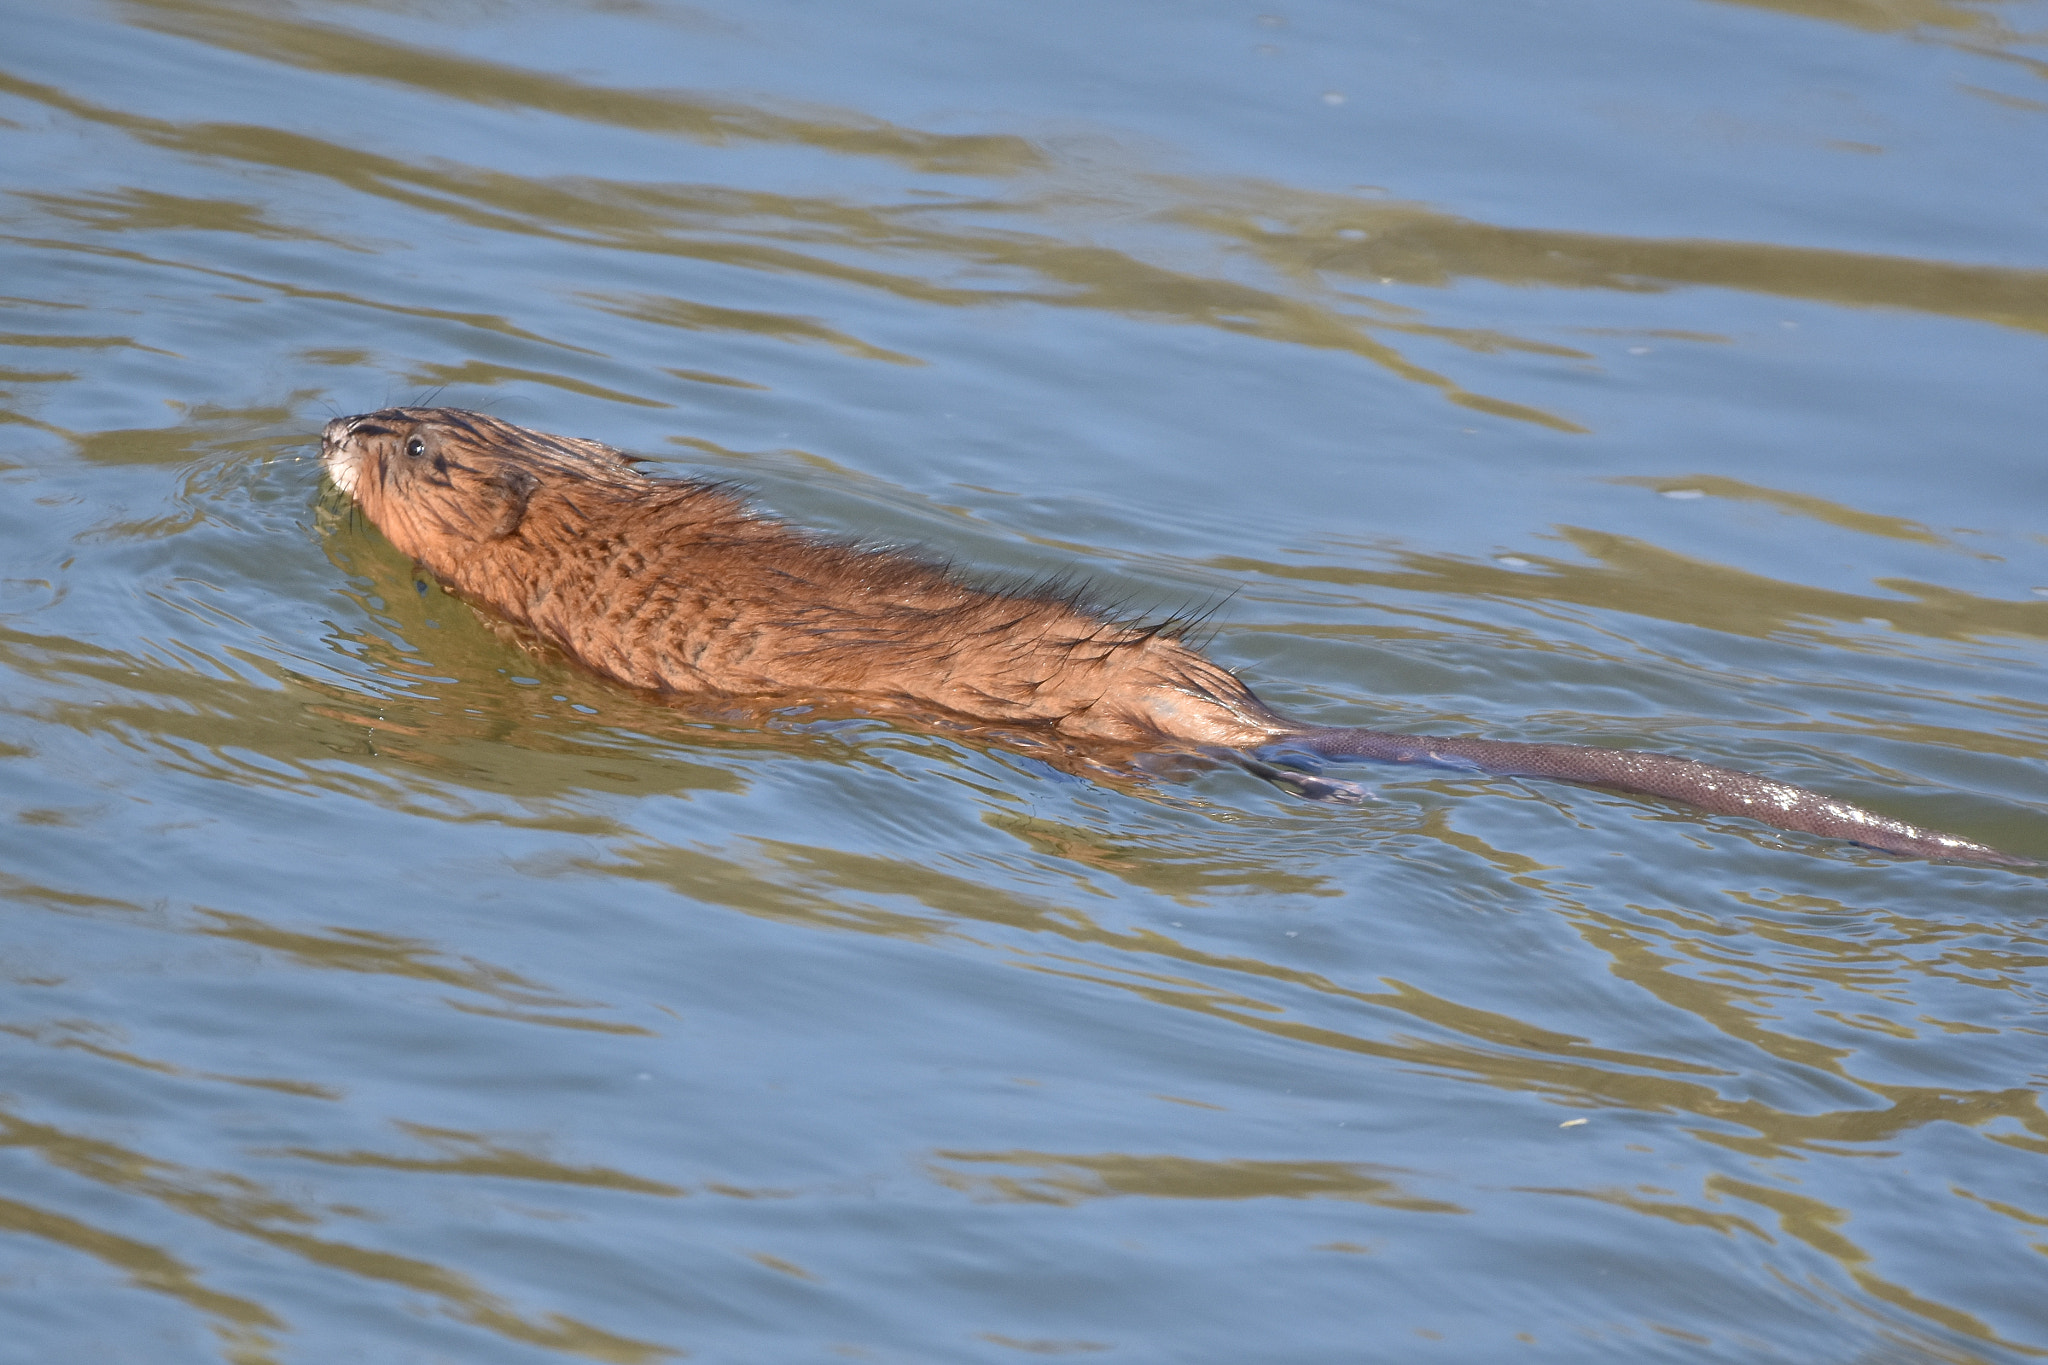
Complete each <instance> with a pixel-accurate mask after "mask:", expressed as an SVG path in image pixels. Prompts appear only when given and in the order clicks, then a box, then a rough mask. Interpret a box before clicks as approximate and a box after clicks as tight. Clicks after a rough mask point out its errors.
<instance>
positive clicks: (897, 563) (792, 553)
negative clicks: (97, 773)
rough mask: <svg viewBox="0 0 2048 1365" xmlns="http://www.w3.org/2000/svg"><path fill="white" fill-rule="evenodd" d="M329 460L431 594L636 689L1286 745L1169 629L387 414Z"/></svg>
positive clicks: (451, 417)
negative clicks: (420, 569) (969, 578)
mask: <svg viewBox="0 0 2048 1365" xmlns="http://www.w3.org/2000/svg"><path fill="white" fill-rule="evenodd" d="M415 442H417V443H418V445H417V448H418V450H419V452H420V453H418V454H416V455H415V454H410V453H408V450H409V449H410V448H412V447H413V444H414V443H415ZM322 457H323V458H324V459H325V461H326V462H327V465H328V467H329V469H330V470H332V471H333V472H334V474H335V481H336V482H337V483H339V484H340V485H341V486H342V487H343V488H344V489H346V490H347V491H348V492H350V493H351V494H352V495H353V496H354V497H355V499H356V501H357V502H358V503H359V504H361V506H362V508H363V511H364V512H365V513H367V514H368V515H369V518H370V520H371V521H373V522H375V523H376V524H377V526H378V528H379V529H381V530H382V531H383V532H384V534H385V535H386V536H387V537H388V538H389V539H390V540H391V543H392V544H394V545H396V546H397V547H398V548H399V549H400V550H401V551H403V552H404V553H406V554H409V555H411V556H412V557H413V558H415V559H416V560H418V561H419V562H420V564H421V565H422V566H424V567H425V568H426V569H427V570H428V571H429V572H430V573H432V574H433V575H434V576H435V577H437V578H439V579H440V580H441V581H442V582H444V583H446V584H448V585H449V586H450V587H452V588H453V589H454V590H455V591H456V592H458V593H460V594H461V595H462V596H464V597H467V598H469V599H470V600H472V601H475V602H477V603H480V604H482V605H484V606H486V607H489V608H490V609H491V610H492V611H494V612H496V613H498V614H499V615H501V616H503V617H504V618H506V619H507V620H509V621H512V622H514V623H516V624H518V625H521V626H524V627H527V628H529V629H531V630H533V631H534V632H535V633H537V634H539V635H540V636H542V637H544V638H546V639H547V640H549V641H550V642H552V643H554V644H555V645H557V646H559V647H560V648H561V649H562V650H563V651H565V652H566V653H567V654H569V655H570V656H571V657H572V658H574V659H576V660H577V661H579V662H580V663H582V664H584V665H585V666H587V667H589V668H592V669H595V670H596V671H597V672H599V673H603V674H605V675H607V676H609V677H612V678H616V679H618V680H619V681H621V682H624V683H629V684H631V685H632V686H635V687H641V688H646V689H649V690H652V691H663V692H677V693H689V694H698V695H701V694H714V695H717V694H722V695H727V696H745V697H763V696H792V697H795V696H801V697H808V698H813V699H829V698H833V697H842V698H858V699H866V700H871V701H878V702H882V703H885V704H887V705H889V706H890V707H891V708H892V709H900V708H902V707H905V706H908V707H910V708H912V709H920V708H921V709H925V710H938V711H944V712H952V713H955V714H958V715H963V716H969V717H973V718H974V719H977V720H982V721H989V722H995V723H999V724H1020V723H1021V724H1029V725H1045V726H1050V727H1051V728H1052V729H1053V730H1054V731H1056V732H1057V733H1059V734H1061V735H1064V736H1067V737H1070V738H1074V739H1080V740H1099V741H1109V742H1115V743H1123V744H1144V745H1158V744H1160V743H1162V742H1164V741H1180V742H1182V743H1186V744H1196V745H1225V746H1229V747H1233V748H1239V747H1245V746H1249V745H1254V744H1259V743H1262V742H1264V741H1266V740H1269V739H1272V738H1274V737H1275V736H1277V735H1280V734H1282V733H1286V732H1288V731H1289V730H1290V729H1292V728H1293V727H1290V726H1289V725H1288V724H1287V723H1286V722H1284V721H1282V720H1281V719H1280V718H1279V717H1278V716H1275V715H1274V714H1273V713H1272V712H1270V711H1268V710H1267V709H1266V708H1265V707H1264V706H1263V705H1261V704H1260V703H1259V701H1258V699H1257V698H1256V697H1254V696H1253V695H1252V693H1251V690H1250V689H1249V688H1247V687H1246V686H1245V685H1244V684H1243V683H1241V682H1239V681H1238V680H1237V679H1236V678H1235V677H1233V676H1232V675H1231V674H1230V673H1229V672H1227V671H1226V670H1224V669H1223V668H1221V667H1219V666H1218V665H1216V664H1214V663H1211V662H1210V661H1209V660H1207V659H1205V658H1203V657H1202V656H1201V655H1200V654H1197V653H1196V652H1195V651H1193V650H1192V649H1189V648H1188V647H1187V646H1186V645H1185V644H1183V643H1181V642H1180V641H1179V640H1176V639H1173V638H1171V633H1170V632H1169V631H1164V630H1161V629H1159V628H1157V627H1146V626H1140V625H1133V624H1129V623H1123V622H1117V621H1113V620H1108V619H1105V618H1104V617H1102V616H1101V615H1098V614H1096V613H1093V612H1090V611H1087V610H1085V609H1083V608H1082V607H1081V606H1079V605H1078V604H1077V602H1076V601H1075V600H1074V598H1073V597H1072V596H1059V595H1054V594H1030V593H1025V594H1015V593H1000V592H990V591H987V590H985V589H981V588H976V587H971V586H969V585H967V584H965V583H962V582H960V581H959V580H957V579H956V578H954V577H952V576H951V575H949V574H947V573H946V572H944V571H943V570H941V569H938V568H935V567H933V566H931V565H928V564H925V563H922V562H920V561H918V560H916V559H913V558H910V557H908V556H905V555H901V554H894V553H878V552H876V551H873V550H861V549H856V548H853V547H849V546H846V545H841V544H835V543H833V542H831V541H828V540H823V539H820V538H818V537H815V536H811V535H807V534H805V533H803V532H801V531H797V530H793V529H791V528H790V527H788V526H785V525H783V524H781V523H779V522H776V521H772V520H769V519H767V518H764V517H760V516H757V515H755V514H754V513H752V512H750V511H749V510H748V509H747V507H746V506H745V505H744V504H742V503H741V502H739V501H738V500H736V499H735V498H733V497H732V496H731V495H730V494H728V493H726V492H724V491H723V490H721V489H719V488H718V487H716V486H714V485H709V484H704V483H698V482H692V481H686V480H676V479H656V478H650V477H648V476H647V475H645V474H643V473H641V472H640V471H639V470H638V469H637V468H635V462H634V461H633V460H632V459H630V458H629V457H627V456H625V455H622V454H620V453H619V452H618V451H616V450H613V449H611V448H610V447H609V446H603V445H599V444H598V443H596V442H595V441H580V440H573V439H570V438H567V437H560V436H548V435H544V434H542V433H540V432H535V431H528V430H526V429H525V428H523V427H516V426H513V425H512V424H511V423H509V422H502V421H499V420H498V419H497V418H495V417H487V416H485V415H483V414H481V413H474V412H462V411H458V410H456V409H451V408H396V409H391V410H388V411H384V412H375V413H369V414H367V415H365V416H361V417H350V418H342V419H339V420H337V421H334V422H331V423H329V424H328V427H327V430H326V433H325V435H324V436H323V440H322Z"/></svg>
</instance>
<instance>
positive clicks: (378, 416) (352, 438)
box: [320, 408, 644, 568]
mask: <svg viewBox="0 0 2048 1365" xmlns="http://www.w3.org/2000/svg"><path fill="white" fill-rule="evenodd" d="M320 459H321V462H322V463H324V464H325V465H326V466H327V472H328V474H329V475H330V476H331V477H332V478H333V479H334V482H335V485H336V486H337V487H339V488H340V489H341V491H342V492H344V493H346V494H348V495H349V496H350V497H352V498H354V499H355V500H356V502H357V504H358V505H359V506H361V507H362V509H363V511H364V513H366V514H367V515H368V516H369V518H370V520H371V521H373V522H375V523H376V524H377V529H379V530H380V531H382V532H383V533H384V535H385V537H386V538H387V539H388V540H390V541H391V543H392V544H393V545H395V546H397V547H398V548H399V549H400V550H402V551H404V552H405V553H406V554H409V555H411V556H412V557H413V558H415V559H418V560H420V561H422V562H423V563H426V564H427V565H429V566H430V567H435V568H440V567H441V566H442V563H443V562H444V561H446V560H448V559H450V558H451V557H460V556H461V555H462V554H463V553H464V547H465V546H472V547H473V546H475V545H478V544H488V543H490V542H493V541H501V540H503V539H505V538H506V537H507V536H510V535H512V534H514V533H515V532H517V531H518V530H519V526H520V523H521V522H522V521H523V520H525V517H526V512H527V506H528V504H529V502H530V501H531V500H532V498H533V496H534V494H535V493H536V492H537V491H538V490H540V489H541V488H543V487H545V486H546V485H548V484H550V483H560V482H565V481H569V480H574V481H575V482H577V483H578V484H580V485H582V486H584V487H589V486H590V485H592V484H598V485H606V484H609V485H613V486H622V485H631V484H633V483H636V482H644V480H643V479H642V476H641V475H639V474H638V473H637V472H635V470H634V469H633V463H632V461H631V460H629V459H628V458H627V457H626V456H624V455H621V454H620V453H619V452H617V451H615V450H613V449H612V448H611V447H609V446H604V445H599V444H598V443H597V442H595V441H579V440H574V439H572V438H569V437H563V436H549V435H545V434H543V433H541V432H538V431H528V430H527V429H526V428H525V427H516V426H513V425H512V424H511V423H510V422H501V421H499V420H498V419H497V418H495V417H490V416H486V415H485V414H483V413H480V412H465V411H463V410H462V409H460V408H385V409H384V410H383V411H381V412H369V413H364V414H362V415H361V416H359V417H337V418H335V419H334V420H333V421H331V422H329V423H328V424H327V426H326V429H325V430H323V431H322V432H321V433H320Z"/></svg>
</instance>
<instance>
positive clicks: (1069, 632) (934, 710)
mask: <svg viewBox="0 0 2048 1365" xmlns="http://www.w3.org/2000/svg"><path fill="white" fill-rule="evenodd" d="M321 458H322V459H323V460H324V461H325V463H326V465H327V468H328V470H329V472H330V473H331V474H332V475H333V477H334V481H335V482H336V483H337V484H338V485H340V487H341V488H342V489H343V490H344V491H345V492H347V493H348V494H350V495H351V496H352V497H354V498H355V500H356V502H357V503H358V504H360V505H361V507H362V509H363V511H364V512H365V513H367V514H368V515H369V518H370V520H371V521H373V522H375V523H376V524H377V526H378V527H379V529H381V530H382V531H383V532H384V534H385V535H386V536H387V537H388V538H389V539H390V541H391V543H392V544H394V545H396V546H397V547H398V548H399V549H400V550H401V551H403V552H404V553H406V554H409V555H411V556H412V557H413V558H414V559H416V560H418V561H419V563H420V564H421V565H422V566H424V567H425V568H426V569H427V570H428V571H429V572H430V573H432V574H433V575H434V576H435V577H437V578H439V579H440V580H441V581H442V582H443V583H445V584H447V585H448V586H449V587H450V588H452V589H453V590H454V591H455V592H457V593H459V594H461V595H462V596H464V597H466V598H469V599H470V600H471V601H474V602H476V603H478V604H479V605H481V606H484V607H487V608H489V609H490V610H491V611H493V612H495V613H497V614H498V615H499V616H501V617H503V618H504V619H505V620H507V621H509V622H511V623H513V624H514V625H516V626H519V627H523V628H525V629H527V630H530V631H532V632H534V633H535V634H537V635H539V636H540V637H542V638H544V639H545V640H547V641H549V642H550V643H552V644H554V645H555V646H557V647H559V648H560V649H561V650H563V651H564V652H565V653H567V654H568V655H569V656H570V657H571V658H573V659H576V660H577V661H579V662H580V663H582V664H584V665H585V666H587V667H589V668H591V669H593V670H595V671H596V672H598V673H602V674H604V675H606V676H608V677H611V678H615V679H617V680H618V681H620V682H623V683H627V684H630V685H632V686H634V687H639V688H645V689H648V690H650V691H656V692H666V693H670V694H680V695H688V696H693V697H703V696H728V697H744V698H748V699H753V700H761V699H770V698H788V699H790V700H798V699H802V700H808V701H813V702H824V703H828V704H830V703H833V702H835V701H836V702H840V703H853V704H857V705H859V706H860V707H862V708H864V709H882V710H887V711H891V712H896V713H911V714H921V715H924V716H926V717H928V718H936V717H937V716H939V715H940V714H942V713H943V714H950V715H952V716H956V717H966V718H969V719H971V720H974V721H977V722H982V723H986V724H991V725H996V726H1001V727H1009V728H1011V729H1013V730H1014V729H1016V728H1018V727H1024V728H1029V729H1031V730H1034V731H1037V732H1039V733H1046V732H1050V733H1051V734H1053V735H1057V736H1060V737H1062V738H1064V739H1066V740H1068V741H1071V742H1075V743H1077V744H1079V745H1081V746H1082V747H1084V748H1096V749H1101V748H1104V747H1105V746H1106V747H1108V748H1112V749H1114V748H1122V749H1125V750H1128V749H1130V748H1133V747H1137V748H1153V749H1216V748H1223V749H1232V750H1241V749H1248V748H1254V747H1257V746H1260V745H1264V744H1269V743H1272V742H1274V741H1278V740H1286V741H1288V742H1289V743H1290V744H1292V745H1293V746H1295V747H1297V748H1300V749H1305V750H1308V751H1310V752H1313V753H1316V754H1320V755H1322V756H1324V757H1332V758H1341V757H1353V756H1356V757H1364V758H1372V759H1379V760H1382V761H1388V762H1397V763H1409V762H1425V763H1443V764H1450V765H1454V766H1464V767H1474V768H1479V769H1481V770H1484V771H1489V772H1495V773H1505V774H1514V775H1519V776H1534V777H1549V778H1555V779H1558V780H1562V781H1567V782H1580V783H1586V784H1590V785H1595V786H1607V787H1615V788H1619V789H1621V790H1624V791H1633V792H1641V793H1644V794H1646V795H1650V796H1658V797H1665V798H1669V799H1673V800H1679V801H1686V802H1690V803H1691V804H1693V805H1696V806H1699V807H1702V808H1704V809H1706V810H1711V811H1719V812H1722V813H1726V814H1733V815H1742V816H1747V817H1749V818H1751V819H1755V820H1760V821H1762V822H1764V823H1765V824H1770V825H1776V826H1778V827H1779V828H1781V829H1794V830H1804V831H1807V832H1809V833H1814V834H1822V835H1826V836H1828V837H1831V838H1839V839H1851V840H1854V841H1856V842H1858V843H1863V844H1867V845H1870V846H1871V847H1875V848H1882V849H1887V850H1890V851H1891V852H1895V853H1903V854H1909V855H1912V856H1916V857H1927V858H1952V859H1959V860H1963V861H1969V862H1979V863H1990V864H1997V865H2004V866H2021V865H2027V860H2026V859H2023V858H2015V857H2013V856H2011V855H2009V854H2005V853H2001V852H1999V851H1998V850H1997V849H1993V848H1988V847H1986V846H1984V845H1982V844H1977V843H1973V842H1971V841H1970V840H1967V839H1962V838H1958V837H1957V836H1955V835H1951V834H1943V833H1941V832H1939V831H1937V830H1927V829H1921V828H1919V827H1917V826H1914V825H1910V824H1907V823H1906V822H1904V821H1901V820H1895V819H1893V818H1891V817H1889V816H1884V815H1878V814H1876V813H1874V812H1871V811H1867V810H1863V809H1862V808H1860V807H1857V806H1854V805H1851V804H1849V803H1848V802H1845V801H1839V800H1836V799H1833V798H1830V797H1827V796H1824V795H1822V794H1820V793H1818V792H1811V791H1807V790H1806V789H1804V788H1802V787H1793V786H1788V785H1786V784H1784V783H1781V782H1774V781H1771V780H1769V779H1766V778H1761V777H1755V776H1752V775H1750V774H1747V773H1739V772H1732V771H1730V770H1728V769H1726V768H1717V767H1712V766H1710V765H1707V764H1704V763H1696V762H1694V761H1692V760H1690V759H1682V758H1673V757H1669V756H1666V755H1661V754H1646V753H1638V752H1634V751H1629V750H1612V749H1598V748H1589V747H1586V746H1584V745H1575V744H1516V743H1509V742H1502V741H1498V740H1489V739H1479V738H1463V737H1449V738H1440V737H1432V736H1410V735H1393V734H1386V733H1383V732H1381V731H1376V730H1348V729H1347V730H1332V729H1318V728H1315V727H1312V726H1307V725H1303V724H1301V723H1299V722H1296V721H1292V720H1289V719H1287V718H1286V717H1284V716H1280V715H1277V714H1276V713H1274V712H1273V711H1271V710H1268V709H1267V708H1266V706H1265V705H1264V703H1262V702H1260V701H1259V699H1258V698H1257V697H1256V696H1254V695H1252V691H1251V689H1250V688H1249V687H1246V686H1245V685H1244V683H1242V682H1240V681H1239V680H1238V679H1237V678H1236V677H1235V676H1233V675H1232V674H1231V673H1230V672H1228V671H1227V670H1225V669H1224V668H1222V667H1221V666H1219V665H1217V664H1214V663H1211V662H1210V661H1209V660H1208V659H1205V658H1203V657H1202V656H1201V655H1200V654H1198V653H1196V652H1195V651H1194V650H1193V649H1191V648H1189V647H1188V646H1187V645H1186V644H1185V643H1183V642H1182V641H1181V640H1179V639H1177V638H1175V633H1174V632H1173V631H1172V630H1171V629H1168V628H1162V627H1159V626H1149V627H1148V626H1143V625H1137V624H1133V623H1130V622H1124V621H1117V620H1114V619H1110V618H1108V617H1105V616H1104V615H1102V614H1100V613H1098V612H1094V611H1090V610H1087V609H1086V608H1084V607H1083V606H1081V605H1080V604H1079V602H1078V601H1077V600H1076V599H1075V598H1074V597H1073V596H1071V595H1067V596H1062V595H1059V594H1056V593H1029V592H1022V593H1016V592H1011V593H1005V592H991V591H989V590H987V589H984V588H977V587H974V586H972V585H970V584H967V583H963V582H961V581H960V580H959V579H957V578H955V577H954V576H953V575H951V574H950V573H948V572H946V571H945V570H943V569H941V568H937V567H934V566H932V565H930V564H926V563H923V562H921V561H919V560H916V559H914V558H911V557H909V556H907V555H903V554H899V553H895V552H890V551H879V550H863V549H859V548H855V547H852V546H847V545H842V544H836V543H834V542H832V541H829V540H824V539H821V538H819V537H816V536H813V535H809V534H806V533H805V532H802V531H798V530H795V529H792V528H791V527H788V526H785V525H783V524H782V523H780V522H777V521H773V520H770V519H768V518H765V517H761V516H758V515H756V514H754V513H752V512H750V511H749V510H748V509H747V507H746V506H745V505H744V504H743V503H741V502H740V501H738V500H737V499H736V498H734V497H733V496H732V495H731V494H729V493H727V492H725V491H724V490H722V489H720V488H719V487H717V486H716V485H712V484H706V483H700V482H694V481H691V480H683V479H663V478H650V477H649V476H647V475H645V474H643V473H641V472H640V471H639V469H638V468H636V467H635V465H636V461H635V460H634V459H633V458H632V457H630V456H627V455H622V454H620V453H619V452H618V451H616V450H613V449H612V448H611V447H609V446H604V445H599V444H598V443H597V442H595V441H583V440H576V439H572V438H570V437H564V436H549V435H545V434H543V433H541V432H537V431H529V430H527V429H525V428H524V427H516V426H513V425H512V424H511V423H509V422H501V421H499V420H498V419H497V418H495V417H487V416H485V415H483V414H481V413H475V412H464V411H461V410H459V409H454V408H391V409H387V410H385V411H382V412H373V413H368V414H365V415H363V416H360V417H341V418H336V419H335V420H334V421H332V422H329V423H328V424H327V428H326V430H325V431H324V432H323V433H322V436H321ZM1239 761H1241V762H1244V763H1245V764H1246V766H1247V767H1249V768H1251V769H1252V770H1253V771H1255V772H1258V773H1260V774H1261V775H1262V776H1265V777H1268V778H1271V779H1274V780H1276V781H1280V782H1282V783H1283V784H1285V785H1288V786H1292V787H1294V788H1295V789H1296V790H1299V791H1302V792H1303V793H1304V794H1308V795H1315V796H1320V797H1324V798H1327V799H1333V800H1356V799H1359V797H1360V796H1362V794H1363V793H1362V791H1361V789H1359V788H1357V787H1355V786H1353V785H1352V784H1350V783H1345V782H1336V781H1332V780H1328V779H1322V778H1316V777H1304V776H1300V775H1299V774H1294V773H1290V772H1288V771H1285V770H1283V769H1280V768H1275V767H1272V766H1270V765H1268V764H1264V763H1261V762H1258V761H1255V760H1252V759H1248V758H1241V759H1240V760H1239Z"/></svg>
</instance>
